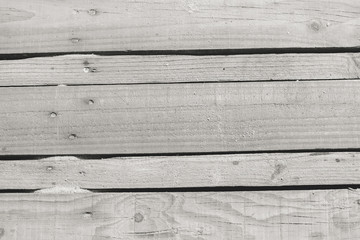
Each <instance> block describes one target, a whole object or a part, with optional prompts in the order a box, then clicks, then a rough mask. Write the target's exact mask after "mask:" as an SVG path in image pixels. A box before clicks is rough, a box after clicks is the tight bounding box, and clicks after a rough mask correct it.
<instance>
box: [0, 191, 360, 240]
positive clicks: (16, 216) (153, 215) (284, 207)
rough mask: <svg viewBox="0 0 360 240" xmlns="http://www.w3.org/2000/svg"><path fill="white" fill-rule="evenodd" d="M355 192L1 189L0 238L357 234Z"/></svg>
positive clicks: (335, 237)
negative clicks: (46, 191)
mask: <svg viewBox="0 0 360 240" xmlns="http://www.w3.org/2000/svg"><path fill="white" fill-rule="evenodd" d="M359 198H360V195H359V191H357V190H353V191H351V190H327V191H282V192H218V193H208V192H203V193H138V194H134V193H126V194H124V193H123V194H116V193H113V194H64V195H59V194H1V195H0V230H1V231H0V236H1V237H2V238H3V239H6V240H48V239H54V240H58V239H68V240H79V239H81V240H105V239H144V238H146V239H204V240H205V239H207V240H208V239H214V240H223V239H229V240H235V239H256V240H277V239H294V240H303V239H328V240H345V239H347V240H348V239H353V240H355V239H359V238H360V230H359V229H360V228H359V224H360V221H359V219H360V214H359V202H360V201H359Z"/></svg>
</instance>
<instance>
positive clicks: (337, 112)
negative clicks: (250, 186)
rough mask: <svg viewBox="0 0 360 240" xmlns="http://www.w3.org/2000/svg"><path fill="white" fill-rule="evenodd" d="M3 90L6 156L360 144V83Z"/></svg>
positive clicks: (0, 137) (0, 127) (0, 118)
mask: <svg viewBox="0 0 360 240" xmlns="http://www.w3.org/2000/svg"><path fill="white" fill-rule="evenodd" d="M0 91H1V94H0V151H1V155H14V154H20V155H26V154H35V155H36V154H52V155H56V154H133V153H141V154H143V153H180V152H203V153H205V152H229V151H257V150H261V151H265V150H293V149H327V148H331V149H340V148H359V146H360V145H359V138H360V125H359V122H360V117H359V116H360V109H359V103H360V81H358V80H354V81H336V80H334V81H314V82H312V81H306V82H301V81H299V82H295V81H294V82H253V83H206V84H200V83H199V84H151V85H129V86H122V85H115V86H108V85H104V86H73V87H70V86H67V87H62V86H56V87H55V86H54V87H13V88H12V87H7V88H2V89H0Z"/></svg>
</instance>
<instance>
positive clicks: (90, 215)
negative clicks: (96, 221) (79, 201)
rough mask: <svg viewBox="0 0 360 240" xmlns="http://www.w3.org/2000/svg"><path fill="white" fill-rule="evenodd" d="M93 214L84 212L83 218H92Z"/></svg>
mask: <svg viewBox="0 0 360 240" xmlns="http://www.w3.org/2000/svg"><path fill="white" fill-rule="evenodd" d="M92 215H93V213H92V212H84V214H83V216H84V218H90V217H92Z"/></svg>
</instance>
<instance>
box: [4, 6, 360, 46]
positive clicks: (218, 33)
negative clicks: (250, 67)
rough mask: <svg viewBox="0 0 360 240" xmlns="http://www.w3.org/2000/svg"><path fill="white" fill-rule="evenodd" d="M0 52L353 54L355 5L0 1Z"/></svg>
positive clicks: (357, 27) (358, 28) (357, 35)
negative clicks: (325, 50)
mask: <svg viewBox="0 0 360 240" xmlns="http://www.w3.org/2000/svg"><path fill="white" fill-rule="evenodd" d="M0 6H1V11H0V32H1V33H2V34H1V35H0V53H34V52H79V51H127V50H182V49H234V48H235V49H247V48H303V47H310V48H315V47H316V48H318V47H356V46H359V43H360V41H359V39H360V24H359V23H360V22H359V21H360V20H359V19H360V18H359V16H360V15H359V12H360V2H359V1H356V0H331V1H329V0H287V1H284V0H258V1H252V0H244V1H236V0H229V1H223V0H210V1H200V0H168V1H153V0H143V1H132V0H124V1H118V0H107V1H90V0H76V1H74V0H63V1H58V0H31V1H29V0H17V1H8V0H1V1H0Z"/></svg>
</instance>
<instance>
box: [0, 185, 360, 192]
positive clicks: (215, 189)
mask: <svg viewBox="0 0 360 240" xmlns="http://www.w3.org/2000/svg"><path fill="white" fill-rule="evenodd" d="M358 188H360V184H349V185H301V186H295V185H289V186H256V187H243V186H234V187H223V186H218V187H181V188H176V187H175V188H101V189H99V188H96V189H92V188H82V189H84V190H89V191H91V192H92V193H149V192H151V193H167V192H184V193H185V192H253V191H256V192H266V191H316V190H335V189H348V190H351V191H355V190H356V189H358ZM38 190H42V189H0V194H4V193H34V192H35V191H38Z"/></svg>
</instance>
